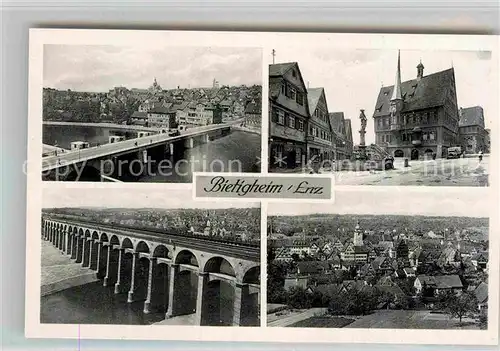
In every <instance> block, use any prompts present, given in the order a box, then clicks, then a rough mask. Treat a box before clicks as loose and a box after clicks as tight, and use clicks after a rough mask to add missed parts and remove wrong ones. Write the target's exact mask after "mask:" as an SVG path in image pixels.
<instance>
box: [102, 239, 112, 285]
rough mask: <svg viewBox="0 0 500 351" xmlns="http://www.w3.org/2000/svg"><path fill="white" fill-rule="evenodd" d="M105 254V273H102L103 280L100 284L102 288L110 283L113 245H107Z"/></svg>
mask: <svg viewBox="0 0 500 351" xmlns="http://www.w3.org/2000/svg"><path fill="white" fill-rule="evenodd" d="M107 248H108V249H107V252H106V272H105V273H104V280H103V282H102V286H108V285H109V283H110V281H109V280H110V270H109V268H110V266H111V254H112V252H113V245H111V244H109V246H107Z"/></svg>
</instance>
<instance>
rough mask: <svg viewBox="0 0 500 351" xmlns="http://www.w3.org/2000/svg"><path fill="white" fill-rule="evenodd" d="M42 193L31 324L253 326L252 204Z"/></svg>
mask: <svg viewBox="0 0 500 351" xmlns="http://www.w3.org/2000/svg"><path fill="white" fill-rule="evenodd" d="M168 194H169V196H168V197H165V196H164V194H163V193H162V192H159V191H157V189H151V190H146V189H141V190H136V189H130V188H129V189H121V188H108V189H103V188H87V189H79V188H68V189H66V190H65V191H64V192H62V191H60V190H58V189H57V188H46V189H44V191H43V209H42V218H41V221H42V222H41V226H42V242H41V262H40V267H41V280H40V285H41V290H40V295H41V296H40V323H42V324H112V325H152V324H154V325H165V326H170V325H194V326H259V325H260V317H259V315H260V300H259V297H260V225H261V220H260V218H261V216H260V204H259V203H243V202H239V203H229V202H201V203H196V202H194V201H191V200H189V196H190V191H187V190H169V191H168Z"/></svg>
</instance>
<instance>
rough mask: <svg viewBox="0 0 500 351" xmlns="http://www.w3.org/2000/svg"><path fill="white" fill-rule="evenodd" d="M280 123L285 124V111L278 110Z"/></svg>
mask: <svg viewBox="0 0 500 351" xmlns="http://www.w3.org/2000/svg"><path fill="white" fill-rule="evenodd" d="M278 123H279V124H285V112H283V111H281V110H278Z"/></svg>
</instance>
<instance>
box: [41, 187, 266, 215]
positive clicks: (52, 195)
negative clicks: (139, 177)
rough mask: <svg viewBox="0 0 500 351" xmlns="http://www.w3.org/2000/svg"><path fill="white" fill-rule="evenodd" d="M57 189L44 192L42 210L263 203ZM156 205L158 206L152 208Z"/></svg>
mask: <svg viewBox="0 0 500 351" xmlns="http://www.w3.org/2000/svg"><path fill="white" fill-rule="evenodd" d="M103 190H104V189H103V188H87V189H85V191H84V192H82V191H81V189H79V188H69V187H67V188H65V190H64V192H61V191H60V190H59V189H57V188H54V189H52V188H45V189H44V190H43V192H44V193H43V199H42V208H43V209H49V208H106V209H113V208H123V209H133V208H149V209H153V208H154V209H172V210H173V209H200V210H211V209H227V208H258V207H260V203H259V202H237V201H234V202H231V201H218V202H213V201H211V202H209V201H194V200H192V191H191V190H190V189H169V190H168V196H165V193H163V192H160V193H159V192H158V191H157V189H144V188H142V189H141V188H139V189H138V188H129V189H123V188H108V187H107V188H106V189H105V191H103ZM153 204H154V206H152V205H153Z"/></svg>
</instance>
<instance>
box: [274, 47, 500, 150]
mask: <svg viewBox="0 0 500 351" xmlns="http://www.w3.org/2000/svg"><path fill="white" fill-rule="evenodd" d="M275 50H276V58H275V60H276V61H275V62H276V63H281V62H291V61H296V62H298V63H299V67H300V70H301V73H302V77H303V79H304V82H305V84H306V85H307V84H308V82H309V86H310V87H311V88H315V87H324V88H325V91H326V98H327V103H328V109H329V111H330V112H336V111H343V112H344V113H345V115H346V118H350V119H351V120H352V127H353V138H354V141H355V143H358V142H359V132H358V131H359V128H360V122H359V114H360V109H364V110H365V114H366V116H367V117H368V126H367V133H366V141H367V143H372V142H374V141H375V132H374V128H373V119H372V118H371V117H372V116H373V111H374V107H375V104H376V101H377V96H378V92H379V91H380V87H381V86H382V84H383V85H384V86H390V85H394V81H395V77H396V67H397V57H398V52H397V50H349V51H341V50H334V49H328V48H318V49H312V50H304V49H303V48H296V47H291V46H290V45H287V46H283V47H275ZM269 55H270V54H269ZM420 60H422V63H423V65H424V66H425V69H424V76H425V75H427V74H431V73H434V72H438V71H442V70H446V69H449V68H451V67H452V65H453V67H454V68H455V80H456V87H457V99H458V105H459V107H460V106H461V107H469V106H475V105H480V106H482V107H483V108H484V114H485V123H486V125H487V127H488V126H491V120H493V119H494V118H495V116H497V115H498V107H497V104H496V101H495V93H494V91H495V89H497V87H496V86H495V84H496V83H495V79H494V77H492V74H491V70H492V69H493V67H494V66H493V65H494V64H495V63H494V62H492V60H491V53H490V52H475V51H401V78H402V81H406V80H410V79H414V78H415V77H416V76H417V68H416V66H417V65H418V63H419V61H420Z"/></svg>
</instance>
